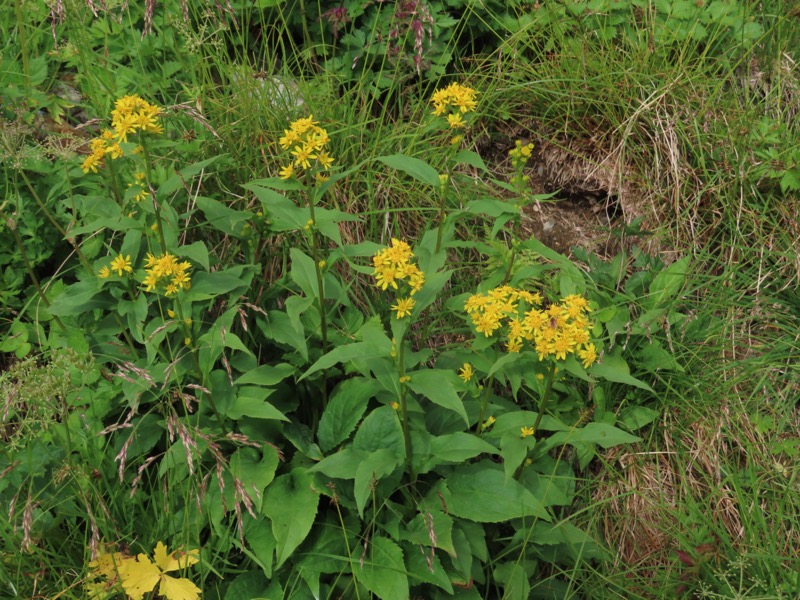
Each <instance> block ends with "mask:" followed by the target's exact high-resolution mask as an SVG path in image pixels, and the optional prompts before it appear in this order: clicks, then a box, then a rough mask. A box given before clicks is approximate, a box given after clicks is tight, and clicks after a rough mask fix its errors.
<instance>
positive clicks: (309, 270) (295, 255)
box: [289, 248, 319, 298]
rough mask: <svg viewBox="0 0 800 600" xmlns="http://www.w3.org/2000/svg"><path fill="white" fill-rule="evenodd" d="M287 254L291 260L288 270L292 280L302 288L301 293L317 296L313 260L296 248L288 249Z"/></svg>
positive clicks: (315, 271)
mask: <svg viewBox="0 0 800 600" xmlns="http://www.w3.org/2000/svg"><path fill="white" fill-rule="evenodd" d="M289 256H290V258H291V261H292V267H291V270H290V271H289V276H290V277H291V278H292V281H294V282H295V283H296V284H297V285H298V286H299V287H300V289H301V290H303V293H304V294H305V295H306V296H307V297H308V298H317V297H318V296H319V285H318V282H317V269H316V267H315V266H314V260H313V259H312V258H311V257H310V256H308V255H307V254H304V253H303V252H302V251H301V250H298V249H297V248H292V249H290V250H289Z"/></svg>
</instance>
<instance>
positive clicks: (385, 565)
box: [350, 536, 409, 600]
mask: <svg viewBox="0 0 800 600" xmlns="http://www.w3.org/2000/svg"><path fill="white" fill-rule="evenodd" d="M350 560H351V567H352V569H353V574H354V575H355V577H356V579H357V580H358V581H359V582H360V583H361V584H363V585H364V587H366V588H367V589H368V590H369V591H370V592H372V593H373V594H375V595H376V596H377V597H378V598H381V600H408V598H409V591H408V577H406V566H405V564H404V563H403V551H402V550H401V549H400V546H398V545H397V544H395V543H394V542H393V541H392V540H390V539H388V538H385V537H380V536H375V537H373V538H372V539H371V540H370V541H369V543H368V547H367V551H366V556H364V557H363V559H362V558H361V557H360V556H359V553H353V556H352V558H351V559H350Z"/></svg>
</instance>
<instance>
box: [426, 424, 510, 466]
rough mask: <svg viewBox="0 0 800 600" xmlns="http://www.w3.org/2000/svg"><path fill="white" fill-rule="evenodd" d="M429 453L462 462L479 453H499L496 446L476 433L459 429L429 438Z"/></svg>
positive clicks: (448, 460) (441, 458) (450, 460)
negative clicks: (455, 431)
mask: <svg viewBox="0 0 800 600" xmlns="http://www.w3.org/2000/svg"><path fill="white" fill-rule="evenodd" d="M431 454H432V455H433V456H435V457H436V458H438V459H440V460H444V461H447V462H463V461H465V460H469V459H470V458H475V457H476V456H478V455H479V454H499V452H498V450H497V448H495V447H494V446H492V445H491V444H490V443H489V442H487V441H485V440H482V439H481V438H479V437H478V436H476V435H473V434H471V433H465V432H463V431H459V432H457V433H451V434H448V435H440V436H438V437H435V438H433V439H432V440H431Z"/></svg>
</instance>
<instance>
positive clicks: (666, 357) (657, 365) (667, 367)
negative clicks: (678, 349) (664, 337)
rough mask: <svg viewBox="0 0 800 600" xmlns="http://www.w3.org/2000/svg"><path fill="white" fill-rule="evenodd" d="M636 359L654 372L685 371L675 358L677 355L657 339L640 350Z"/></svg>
mask: <svg viewBox="0 0 800 600" xmlns="http://www.w3.org/2000/svg"><path fill="white" fill-rule="evenodd" d="M636 360H637V361H638V363H639V364H640V365H642V366H643V367H644V368H645V369H647V370H648V371H650V372H652V373H657V372H658V371H678V372H680V373H683V367H682V366H681V365H680V363H679V362H678V361H677V360H676V359H675V356H674V355H673V354H672V353H671V352H669V351H667V350H666V349H665V348H664V347H663V346H662V345H661V342H659V341H658V340H656V339H654V340H653V341H652V342H650V343H649V344H648V345H647V346H645V347H644V348H642V349H641V350H639V352H638V353H637V355H636Z"/></svg>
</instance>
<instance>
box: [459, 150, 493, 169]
mask: <svg viewBox="0 0 800 600" xmlns="http://www.w3.org/2000/svg"><path fill="white" fill-rule="evenodd" d="M455 163H456V164H457V165H469V166H471V167H475V168H476V169H480V170H481V171H483V172H484V173H486V172H488V171H489V169H488V168H487V167H486V163H484V162H483V159H482V158H481V156H480V154H478V153H477V152H473V151H472V150H459V151H458V154H456V157H455Z"/></svg>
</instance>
